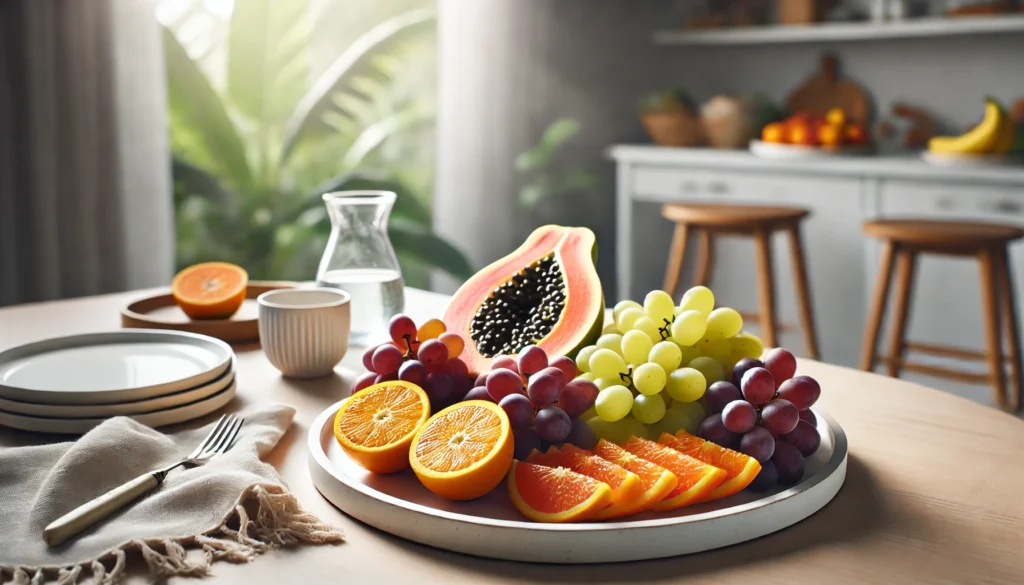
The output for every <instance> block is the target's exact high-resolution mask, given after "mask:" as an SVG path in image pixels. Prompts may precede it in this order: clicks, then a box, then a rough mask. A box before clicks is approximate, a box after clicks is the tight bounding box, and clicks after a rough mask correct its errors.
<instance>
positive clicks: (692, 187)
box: [679, 181, 698, 193]
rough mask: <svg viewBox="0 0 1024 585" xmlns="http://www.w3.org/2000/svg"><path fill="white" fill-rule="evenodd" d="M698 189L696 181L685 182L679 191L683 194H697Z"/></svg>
mask: <svg viewBox="0 0 1024 585" xmlns="http://www.w3.org/2000/svg"><path fill="white" fill-rule="evenodd" d="M697 189H698V188H697V182H696V181H684V182H683V184H682V185H680V186H679V190H680V191H682V192H683V193H696V192H697Z"/></svg>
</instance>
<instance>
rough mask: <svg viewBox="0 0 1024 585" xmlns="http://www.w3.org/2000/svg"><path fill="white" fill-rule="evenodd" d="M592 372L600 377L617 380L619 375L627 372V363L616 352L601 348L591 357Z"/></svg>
mask: <svg viewBox="0 0 1024 585" xmlns="http://www.w3.org/2000/svg"><path fill="white" fill-rule="evenodd" d="M590 371H591V372H593V373H594V374H596V375H597V376H598V377H601V378H608V379H610V380H616V379H618V378H619V374H625V373H626V372H627V370H626V362H624V361H622V356H620V355H619V354H617V353H615V352H614V351H612V350H610V349H605V348H601V349H599V350H597V351H595V352H594V353H593V355H591V356H590Z"/></svg>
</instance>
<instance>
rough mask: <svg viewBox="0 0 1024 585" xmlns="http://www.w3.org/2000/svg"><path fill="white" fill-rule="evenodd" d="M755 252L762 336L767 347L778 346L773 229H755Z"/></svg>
mask: <svg viewBox="0 0 1024 585" xmlns="http://www.w3.org/2000/svg"><path fill="white" fill-rule="evenodd" d="M754 253H755V255H756V256H757V304H758V312H759V313H760V314H761V337H762V338H763V339H764V345H765V347H778V344H777V343H776V339H775V278H774V276H773V274H772V243H771V231H769V230H766V229H764V228H763V227H759V228H757V229H755V230H754Z"/></svg>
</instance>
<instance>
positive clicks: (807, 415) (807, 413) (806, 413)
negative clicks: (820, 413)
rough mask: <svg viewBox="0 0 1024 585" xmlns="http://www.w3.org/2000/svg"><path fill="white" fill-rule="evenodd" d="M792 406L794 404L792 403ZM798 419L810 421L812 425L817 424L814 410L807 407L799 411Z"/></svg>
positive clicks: (815, 425)
mask: <svg viewBox="0 0 1024 585" xmlns="http://www.w3.org/2000/svg"><path fill="white" fill-rule="evenodd" d="M794 406H796V405H795V404H794ZM800 420H805V421H807V422H809V423H811V425H812V426H814V427H817V426H818V417H816V416H814V411H813V410H811V409H809V408H808V409H807V410H801V411H800Z"/></svg>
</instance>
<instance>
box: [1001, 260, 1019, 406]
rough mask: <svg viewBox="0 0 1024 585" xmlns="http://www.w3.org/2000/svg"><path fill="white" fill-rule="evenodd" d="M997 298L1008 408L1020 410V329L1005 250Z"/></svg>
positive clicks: (1011, 276) (1010, 272) (1010, 271)
mask: <svg viewBox="0 0 1024 585" xmlns="http://www.w3.org/2000/svg"><path fill="white" fill-rule="evenodd" d="M998 272H999V289H1000V291H999V293H1000V294H999V296H1000V297H1002V299H1003V327H1004V328H1005V329H1006V336H1007V338H1008V339H1007V342H1006V345H1007V346H1008V347H1007V349H1008V350H1009V355H1010V376H1011V379H1010V382H1011V384H1010V387H1011V388H1012V390H1011V392H1010V408H1011V409H1012V410H1015V411H1019V410H1020V409H1021V402H1024V380H1022V373H1021V357H1020V339H1019V337H1018V335H1019V331H1020V328H1019V327H1018V326H1017V306H1016V305H1017V303H1016V302H1015V301H1014V298H1015V297H1014V296H1013V292H1014V291H1013V270H1011V269H1010V261H1009V258H1007V255H1006V250H1005V249H1001V250H1000V252H999V267H998Z"/></svg>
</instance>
